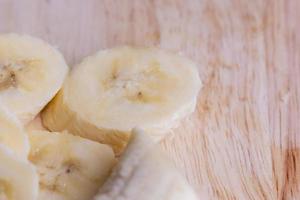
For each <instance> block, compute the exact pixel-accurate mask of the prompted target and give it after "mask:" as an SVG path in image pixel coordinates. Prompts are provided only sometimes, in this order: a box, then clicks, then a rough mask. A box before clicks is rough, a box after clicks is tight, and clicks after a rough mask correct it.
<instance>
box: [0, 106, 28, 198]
mask: <svg viewBox="0 0 300 200" xmlns="http://www.w3.org/2000/svg"><path fill="white" fill-rule="evenodd" d="M0 144H1V145H4V146H6V147H7V148H9V149H10V150H12V151H13V152H14V153H15V154H16V155H17V156H19V157H21V158H27V156H28V154H29V149H30V147H29V140H28V136H27V134H26V133H25V132H24V130H23V127H22V125H21V124H20V121H19V120H18V119H17V118H16V116H14V115H13V114H11V112H10V111H9V110H8V109H7V108H6V107H5V106H3V104H2V103H1V102H0ZM0 199H1V198H0Z"/></svg>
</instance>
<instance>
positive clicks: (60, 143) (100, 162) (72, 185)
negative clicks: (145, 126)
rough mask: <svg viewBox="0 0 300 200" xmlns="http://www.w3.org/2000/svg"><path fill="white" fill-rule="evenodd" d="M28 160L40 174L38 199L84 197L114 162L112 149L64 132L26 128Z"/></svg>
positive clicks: (94, 190) (94, 189) (91, 193)
mask: <svg viewBox="0 0 300 200" xmlns="http://www.w3.org/2000/svg"><path fill="white" fill-rule="evenodd" d="M29 138H30V143H31V151H30V155H29V160H30V161H31V162H32V163H34V165H35V166H36V167H37V171H38V174H39V177H40V192H39V197H38V199H39V200H60V199H61V200H85V199H86V200H88V199H91V198H92V197H93V196H94V195H95V194H96V193H97V190H98V189H99V187H100V186H101V185H102V183H103V182H104V180H105V179H106V178H107V177H108V175H109V173H110V170H111V168H112V167H113V165H114V164H115V158H114V154H113V151H112V149H111V148H110V147H109V146H107V145H103V144H99V143H96V142H93V141H89V140H87V139H83V138H80V137H78V136H73V135H71V134H68V133H50V132H47V131H31V132H29Z"/></svg>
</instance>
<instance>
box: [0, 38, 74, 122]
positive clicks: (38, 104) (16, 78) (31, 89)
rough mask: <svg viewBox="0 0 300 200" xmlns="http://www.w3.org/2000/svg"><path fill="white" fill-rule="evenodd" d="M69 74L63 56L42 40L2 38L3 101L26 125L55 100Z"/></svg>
mask: <svg viewBox="0 0 300 200" xmlns="http://www.w3.org/2000/svg"><path fill="white" fill-rule="evenodd" d="M67 72H68V67H67V65H66V63H65V61H64V58H63V56H62V55H61V54H60V53H59V52H58V50H56V49H55V48H53V47H52V46H50V45H49V44H47V43H45V42H43V41H42V40H40V39H37V38H33V37H30V36H25V35H17V34H0V97H1V98H2V99H3V101H4V103H5V104H6V105H7V106H8V108H9V109H10V110H11V111H12V112H14V113H15V114H16V115H17V116H18V118H19V119H20V120H21V121H22V123H27V122H29V121H30V120H31V119H33V118H34V116H35V115H36V114H38V113H39V112H40V110H41V109H42V108H43V107H44V106H45V105H46V104H47V103H48V102H49V101H50V100H51V99H52V98H53V96H54V95H55V94H56V93H57V91H58V90H59V88H60V87H61V85H62V83H63V81H64V78H65V76H66V74H67Z"/></svg>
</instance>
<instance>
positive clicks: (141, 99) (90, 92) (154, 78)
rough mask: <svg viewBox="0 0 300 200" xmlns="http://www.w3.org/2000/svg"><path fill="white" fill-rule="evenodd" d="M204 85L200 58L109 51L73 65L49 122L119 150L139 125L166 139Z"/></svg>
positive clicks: (50, 111)
mask: <svg viewBox="0 0 300 200" xmlns="http://www.w3.org/2000/svg"><path fill="white" fill-rule="evenodd" d="M200 87H201V81H200V78H199V76H198V71H197V67H196V65H195V63H193V62H192V61H190V60H189V59H187V58H184V57H182V56H179V55H175V54H172V53H169V52H166V51H163V50H159V49H155V48H133V47H119V48H114V49H110V50H104V51H100V52H98V53H97V54H96V55H94V56H91V57H87V58H86V59H84V60H83V62H82V63H81V64H79V65H78V66H76V67H75V68H74V69H73V71H72V72H71V74H70V76H69V77H68V78H67V79H66V82H65V84H64V86H63V88H62V90H61V91H60V92H59V94H58V95H57V96H56V98H55V99H54V100H53V101H52V102H51V103H50V104H49V105H48V106H47V107H46V109H45V110H44V112H43V113H42V118H43V124H44V125H45V126H46V127H48V128H49V129H50V130H53V131H61V130H64V129H67V130H69V131H70V132H72V133H74V134H78V135H80V136H82V137H87V138H89V139H92V140H97V141H100V142H102V143H107V144H110V145H111V146H112V147H113V148H114V150H116V151H118V150H119V149H122V148H123V147H124V146H125V145H126V143H127V141H128V138H129V133H130V131H131V129H132V128H134V127H136V126H139V127H143V128H144V129H145V130H146V131H147V132H149V133H151V135H152V136H153V137H154V138H155V139H161V138H162V136H163V135H164V134H165V133H166V131H167V130H168V129H169V128H170V127H172V126H173V125H174V123H175V122H177V121H178V120H179V119H181V118H182V117H184V116H186V115H187V114H189V113H191V112H192V111H193V110H194V108H195V105H196V101H197V93H198V91H199V90H200Z"/></svg>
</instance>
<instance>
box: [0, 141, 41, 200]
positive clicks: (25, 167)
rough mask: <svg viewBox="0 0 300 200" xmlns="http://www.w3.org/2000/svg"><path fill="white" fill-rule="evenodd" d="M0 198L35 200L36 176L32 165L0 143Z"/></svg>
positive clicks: (36, 190)
mask: <svg viewBox="0 0 300 200" xmlns="http://www.w3.org/2000/svg"><path fill="white" fill-rule="evenodd" d="M0 162H1V164H0V199H1V200H36V198H37V195H38V176H37V173H36V170H35V168H34V166H33V165H32V164H31V163H29V162H28V161H27V160H25V159H21V158H19V157H17V156H15V154H14V152H13V151H11V150H10V149H9V148H7V147H6V146H4V145H2V144H0Z"/></svg>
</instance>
